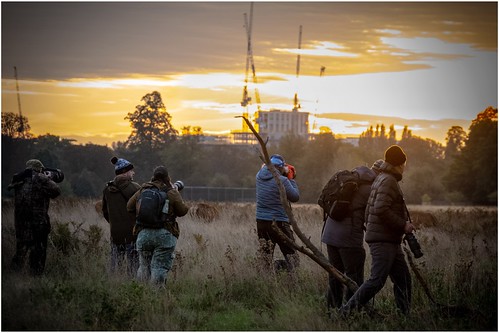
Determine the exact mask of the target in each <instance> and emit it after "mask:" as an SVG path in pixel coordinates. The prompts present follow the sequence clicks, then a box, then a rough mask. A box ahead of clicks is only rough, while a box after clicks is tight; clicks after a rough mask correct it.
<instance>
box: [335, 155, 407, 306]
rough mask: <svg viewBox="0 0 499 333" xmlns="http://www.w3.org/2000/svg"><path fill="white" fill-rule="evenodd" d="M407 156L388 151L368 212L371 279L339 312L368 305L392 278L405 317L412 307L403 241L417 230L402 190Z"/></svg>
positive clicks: (372, 190) (370, 197)
mask: <svg viewBox="0 0 499 333" xmlns="http://www.w3.org/2000/svg"><path fill="white" fill-rule="evenodd" d="M406 160H407V157H406V155H405V153H404V152H403V150H402V148H400V147H399V146H396V145H393V146H390V147H389V148H388V149H387V150H386V151H385V162H384V163H383V164H382V165H381V167H380V169H381V173H380V174H379V175H378V176H377V177H376V179H375V181H374V183H373V185H372V187H371V193H370V195H369V199H368V201H367V207H366V211H365V216H366V217H365V221H366V224H367V225H366V235H365V240H366V242H367V244H368V245H369V249H370V252H371V257H372V264H371V276H370V277H369V279H368V280H367V281H365V282H364V283H363V284H362V285H361V286H360V288H359V289H358V290H357V291H356V292H355V294H354V295H353V296H352V297H351V298H350V299H349V300H348V302H347V303H346V304H345V305H344V306H343V307H342V308H341V309H340V312H341V313H343V314H345V315H346V314H348V313H350V311H351V310H352V309H356V308H359V307H360V306H363V305H365V304H366V303H367V302H368V301H369V300H370V299H372V298H373V297H374V296H375V295H376V294H377V293H378V292H379V291H380V290H381V289H382V288H383V286H384V285H385V282H386V279H387V278H388V276H390V278H391V280H392V282H393V292H394V294H395V303H396V305H397V307H398V309H399V310H400V311H401V312H402V313H403V314H408V313H409V311H410V305H411V288H412V287H411V274H410V272H409V267H408V266H407V263H406V261H405V257H404V253H403V252H402V247H401V243H402V238H403V236H404V234H408V233H410V232H412V231H413V230H414V226H413V225H412V223H410V222H409V221H408V216H407V214H406V210H405V203H404V197H403V193H402V190H401V189H400V186H399V184H398V182H399V181H401V180H402V174H403V172H404V169H405V164H406Z"/></svg>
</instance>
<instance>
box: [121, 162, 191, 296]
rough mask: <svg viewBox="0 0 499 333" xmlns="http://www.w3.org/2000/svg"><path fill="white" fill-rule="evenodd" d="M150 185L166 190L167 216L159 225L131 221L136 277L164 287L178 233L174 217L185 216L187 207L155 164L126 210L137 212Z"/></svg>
mask: <svg viewBox="0 0 499 333" xmlns="http://www.w3.org/2000/svg"><path fill="white" fill-rule="evenodd" d="M152 187H156V188H158V189H159V190H161V191H164V192H166V196H167V198H166V199H167V200H168V216H169V218H168V221H167V222H165V224H164V227H162V228H148V227H144V226H142V225H140V224H138V223H136V224H135V227H134V234H136V235H137V244H136V245H137V251H138V252H139V269H138V271H137V279H138V280H140V281H150V282H152V283H153V284H155V285H157V286H164V285H165V282H166V277H167V275H168V272H169V271H170V270H171V268H172V266H173V260H174V259H175V247H176V245H177V239H178V237H179V234H180V230H179V228H178V223H177V221H176V218H177V217H180V216H184V215H186V214H187V212H188V211H189V207H188V206H187V205H186V204H185V203H184V201H183V199H182V196H181V195H180V192H179V191H178V190H177V187H176V186H174V185H173V184H172V183H171V180H170V176H169V175H168V170H167V169H166V167H164V166H158V167H156V168H155V169H154V172H153V177H152V179H151V181H150V182H146V183H144V184H142V186H141V188H140V190H139V191H137V192H136V193H135V194H134V195H133V196H132V197H131V198H130V200H129V201H128V204H127V209H128V211H129V212H132V213H134V214H138V210H137V202H138V201H139V198H140V195H141V193H142V191H144V190H145V189H148V188H152Z"/></svg>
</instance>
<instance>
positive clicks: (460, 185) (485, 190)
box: [444, 107, 497, 204]
mask: <svg viewBox="0 0 499 333" xmlns="http://www.w3.org/2000/svg"><path fill="white" fill-rule="evenodd" d="M444 184H445V186H446V187H447V189H448V190H450V191H456V192H460V193H462V194H463V196H464V197H465V198H466V199H468V200H469V201H470V202H472V203H474V204H494V203H497V108H496V109H494V108H492V107H488V108H487V109H485V110H484V111H483V112H481V113H479V114H478V115H477V117H476V118H475V119H474V120H473V121H472V123H471V126H470V129H469V134H468V139H467V140H466V143H465V146H464V147H463V149H462V150H461V153H460V154H458V155H457V156H456V158H455V159H454V161H453V164H452V166H451V167H450V168H448V172H447V174H446V175H445V177H444Z"/></svg>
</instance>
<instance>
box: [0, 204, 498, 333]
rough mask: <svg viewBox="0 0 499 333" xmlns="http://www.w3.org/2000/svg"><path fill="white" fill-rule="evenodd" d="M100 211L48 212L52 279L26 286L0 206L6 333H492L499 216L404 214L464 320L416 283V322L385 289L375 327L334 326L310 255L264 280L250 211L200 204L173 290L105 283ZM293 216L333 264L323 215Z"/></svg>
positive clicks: (446, 211)
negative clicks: (292, 272) (294, 268)
mask: <svg viewBox="0 0 499 333" xmlns="http://www.w3.org/2000/svg"><path fill="white" fill-rule="evenodd" d="M94 203H95V200H69V199H66V200H64V199H62V200H55V201H53V203H52V205H51V209H50V215H51V218H52V226H53V228H52V229H53V230H52V233H51V235H50V242H49V243H50V244H49V250H48V259H47V265H46V273H45V275H44V276H43V277H41V278H31V277H28V276H24V275H19V274H14V273H13V272H12V271H10V269H9V262H10V259H11V257H12V255H13V253H14V248H15V233H14V226H13V207H12V204H11V203H9V202H6V201H4V202H3V204H2V330H143V331H147V330H189V331H193V330H265V331H275V330H286V331H289V330H321V331H322V330H342V331H344V330H438V331H441V330H497V208H496V207H495V208H476V207H467V208H459V207H431V206H411V207H409V209H410V210H411V213H412V215H413V219H414V222H415V223H417V225H418V231H417V233H416V236H417V237H418V239H419V241H420V243H421V246H422V250H423V252H424V254H425V255H424V257H423V258H421V259H418V260H417V263H418V267H419V269H420V271H421V272H422V274H423V276H424V277H425V279H426V281H427V283H428V285H429V287H430V289H431V292H432V293H433V295H434V297H435V298H436V299H437V301H438V302H440V303H445V304H458V305H462V306H463V307H464V308H466V309H467V311H465V312H462V313H459V314H452V313H448V312H445V311H441V310H439V309H437V308H436V307H434V306H433V305H432V304H431V302H430V301H429V300H428V298H427V296H426V295H425V294H424V292H423V290H422V288H421V286H420V284H419V283H418V281H416V279H415V278H413V289H414V292H413V310H412V313H411V315H410V316H409V317H407V318H405V317H401V316H400V315H398V314H397V311H396V307H395V304H394V300H393V295H392V290H391V282H387V285H386V286H385V288H384V289H383V290H382V291H381V292H380V293H379V294H378V295H377V296H376V297H375V301H374V308H375V309H376V310H377V314H376V315H375V317H374V318H370V317H369V316H368V315H367V314H365V313H359V314H356V315H354V316H352V317H351V318H349V319H346V320H344V319H340V318H338V317H337V316H336V315H335V314H333V318H332V319H329V317H328V316H327V314H326V306H325V301H324V292H325V290H326V285H327V274H326V273H325V271H324V270H323V269H322V268H321V267H319V266H318V265H317V264H316V263H315V262H313V261H312V260H310V259H309V258H308V257H306V256H305V255H303V254H300V256H301V266H300V268H299V271H298V273H297V275H296V276H295V277H294V278H291V277H289V276H288V275H287V274H279V275H265V274H262V273H261V272H260V271H259V270H258V269H257V265H256V250H257V246H258V241H257V237H256V229H255V228H256V226H255V212H254V210H255V207H254V204H212V210H210V214H207V215H206V214H204V215H203V213H206V212H207V210H206V208H205V209H203V207H201V205H196V204H193V208H192V209H191V212H190V213H189V214H188V215H187V216H185V217H183V218H180V219H179V223H180V228H181V235H180V239H179V241H178V245H177V258H176V262H175V266H174V269H173V271H172V272H171V273H170V275H169V280H168V282H167V285H166V288H165V289H164V290H156V289H155V288H153V287H151V286H148V285H144V284H140V283H138V282H136V281H134V280H133V279H130V278H128V277H126V275H125V274H121V273H120V274H110V273H108V271H107V267H108V260H109V241H108V239H109V227H108V224H107V222H106V221H105V220H104V219H103V218H102V217H100V216H99V215H98V214H97V212H96V211H95V209H94ZM213 207H214V208H213ZM293 211H294V214H295V217H296V219H297V221H298V223H299V225H300V227H301V230H302V231H303V232H304V233H305V234H307V235H308V236H310V239H311V240H312V242H313V243H314V244H315V245H316V246H317V247H319V248H320V249H322V252H323V253H326V249H325V246H323V245H321V243H320V233H321V230H322V220H321V212H320V210H319V208H318V206H315V205H293ZM425 212H432V213H433V215H434V217H435V218H436V219H435V220H432V219H430V218H428V215H427V214H426V215H425V214H424V213H425ZM210 219H213V220H212V221H208V220H210ZM366 248H367V247H366ZM276 254H277V257H279V256H280V252H279V251H278V250H276ZM367 257H368V260H367V262H366V274H368V273H369V271H370V268H369V265H370V259H369V255H368V256H367Z"/></svg>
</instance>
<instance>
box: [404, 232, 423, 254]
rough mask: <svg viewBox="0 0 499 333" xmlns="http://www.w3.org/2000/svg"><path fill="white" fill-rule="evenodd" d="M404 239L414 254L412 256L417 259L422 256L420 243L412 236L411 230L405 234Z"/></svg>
mask: <svg viewBox="0 0 499 333" xmlns="http://www.w3.org/2000/svg"><path fill="white" fill-rule="evenodd" d="M404 241H405V242H406V243H407V245H409V248H410V249H411V252H412V254H414V258H416V259H417V258H421V257H422V256H423V252H421V245H419V242H418V240H417V239H416V236H414V234H413V233H412V232H411V233H408V234H406V235H405V237H404Z"/></svg>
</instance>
